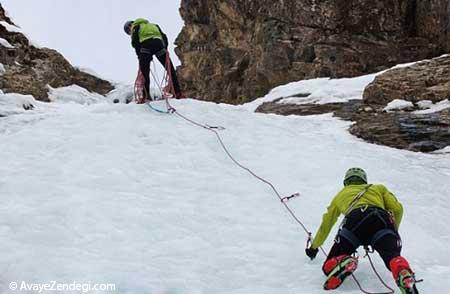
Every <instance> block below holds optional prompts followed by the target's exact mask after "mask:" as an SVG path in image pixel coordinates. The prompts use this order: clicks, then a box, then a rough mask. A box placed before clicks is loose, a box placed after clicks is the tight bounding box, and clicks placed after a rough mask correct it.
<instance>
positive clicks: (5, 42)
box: [0, 38, 14, 49]
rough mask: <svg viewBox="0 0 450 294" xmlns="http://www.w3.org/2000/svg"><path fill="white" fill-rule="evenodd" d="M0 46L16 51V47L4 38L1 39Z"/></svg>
mask: <svg viewBox="0 0 450 294" xmlns="http://www.w3.org/2000/svg"><path fill="white" fill-rule="evenodd" d="M0 45H1V46H3V47H5V48H8V49H14V46H13V45H11V44H10V43H9V42H8V41H7V40H5V39H3V38H0Z"/></svg>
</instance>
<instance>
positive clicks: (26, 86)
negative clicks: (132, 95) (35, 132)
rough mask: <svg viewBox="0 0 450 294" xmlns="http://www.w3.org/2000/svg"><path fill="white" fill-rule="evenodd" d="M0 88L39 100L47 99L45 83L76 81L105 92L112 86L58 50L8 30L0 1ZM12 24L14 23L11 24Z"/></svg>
mask: <svg viewBox="0 0 450 294" xmlns="http://www.w3.org/2000/svg"><path fill="white" fill-rule="evenodd" d="M0 21H2V22H4V24H0V38H2V39H3V41H2V42H0V63H1V64H3V66H4V71H3V73H2V74H0V89H2V90H3V92H5V93H8V92H14V93H20V94H30V95H33V96H34V97H35V98H36V99H38V100H41V101H49V99H48V96H47V91H48V88H47V85H50V86H52V87H64V86H69V85H72V84H76V85H79V86H81V87H83V88H86V89H87V90H89V91H91V92H97V93H99V94H102V95H104V94H106V93H108V92H109V91H111V90H112V89H113V86H112V85H111V84H110V83H109V82H107V81H104V80H101V79H99V78H97V77H94V76H92V75H90V74H87V73H84V72H81V71H79V70H77V69H75V68H74V67H73V66H72V65H70V63H69V62H68V61H67V60H66V59H65V58H64V57H63V56H62V55H61V54H59V53H58V52H56V51H55V50H52V49H48V48H36V47H34V46H32V45H31V44H30V43H29V41H28V39H27V38H26V37H25V36H24V35H23V34H21V33H20V32H15V31H14V29H13V30H8V29H7V26H8V24H9V25H14V24H13V23H12V21H11V20H10V19H9V18H8V17H7V16H6V15H5V11H4V10H3V7H2V6H1V4H0ZM13 28H14V27H13Z"/></svg>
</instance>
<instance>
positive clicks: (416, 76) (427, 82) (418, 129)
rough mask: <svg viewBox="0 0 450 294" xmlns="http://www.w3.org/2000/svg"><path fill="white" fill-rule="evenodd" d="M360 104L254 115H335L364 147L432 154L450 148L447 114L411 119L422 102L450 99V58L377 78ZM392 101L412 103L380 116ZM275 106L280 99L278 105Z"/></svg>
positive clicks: (280, 108)
mask: <svg viewBox="0 0 450 294" xmlns="http://www.w3.org/2000/svg"><path fill="white" fill-rule="evenodd" d="M363 96H364V98H363V100H353V101H349V102H348V103H330V104H324V105H319V104H302V105H296V104H285V103H278V101H277V100H275V101H272V102H268V103H263V104H262V105H260V106H259V107H258V109H257V110H256V111H257V112H264V113H276V114H281V115H291V114H297V115H311V114H320V113H329V112H333V113H334V114H335V115H336V116H337V117H340V118H343V119H345V120H350V121H354V122H355V124H354V125H352V126H351V128H350V133H352V134H353V135H355V136H357V137H359V138H362V139H364V140H366V141H368V142H371V143H376V144H382V145H387V146H390V147H395V148H401V149H408V150H412V151H421V152H430V151H435V150H439V149H442V148H444V147H446V146H450V109H449V108H447V109H444V110H442V111H437V112H434V113H429V114H419V113H415V112H414V110H419V103H418V102H420V101H424V100H430V101H433V102H435V103H437V102H440V101H443V100H446V99H450V56H444V57H441V58H436V59H433V60H429V61H424V62H420V63H418V64H415V65H412V66H409V67H404V68H398V69H393V70H389V71H387V72H385V73H383V74H381V75H379V76H377V77H376V79H375V80H374V82H372V83H371V84H370V85H368V86H367V87H366V89H365V92H364V95H363ZM394 99H402V100H406V101H411V102H413V104H414V105H415V106H414V107H413V109H411V110H409V111H404V110H398V111H392V112H386V111H384V108H385V107H386V105H387V104H388V103H389V102H391V101H392V100H394ZM278 100H279V99H278Z"/></svg>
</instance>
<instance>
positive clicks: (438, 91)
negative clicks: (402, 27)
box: [363, 56, 450, 107]
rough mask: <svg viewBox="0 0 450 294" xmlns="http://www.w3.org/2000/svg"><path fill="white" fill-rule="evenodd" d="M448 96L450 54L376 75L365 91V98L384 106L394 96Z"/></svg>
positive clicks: (409, 98) (438, 98)
mask: <svg viewBox="0 0 450 294" xmlns="http://www.w3.org/2000/svg"><path fill="white" fill-rule="evenodd" d="M447 98H449V99H450V56H444V57H441V58H436V59H433V60H429V61H423V62H419V63H417V64H415V65H413V66H409V67H407V68H397V69H392V70H390V71H388V72H386V73H384V74H382V75H379V76H377V77H376V78H375V80H374V81H373V82H372V83H371V84H369V85H368V86H367V87H366V89H365V91H364V96H363V99H364V102H365V103H367V104H380V105H382V106H383V107H384V106H386V104H387V103H389V102H390V101H392V100H394V99H402V100H406V101H411V102H413V103H415V102H418V101H421V100H431V101H433V102H439V101H441V100H444V99H447Z"/></svg>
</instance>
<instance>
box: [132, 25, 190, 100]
mask: <svg viewBox="0 0 450 294" xmlns="http://www.w3.org/2000/svg"><path fill="white" fill-rule="evenodd" d="M124 30H125V33H127V34H128V35H130V36H131V45H132V46H133V48H134V49H135V51H136V55H137V56H138V59H139V69H140V71H141V73H142V74H143V76H144V79H145V87H144V89H145V93H144V97H145V98H146V99H148V98H150V97H149V93H150V63H151V61H152V60H153V56H156V58H157V59H158V60H159V62H160V63H161V64H162V65H163V66H164V67H166V58H167V46H168V40H167V36H166V34H164V33H163V31H162V30H161V28H160V27H159V25H157V24H153V23H150V22H149V21H148V20H146V19H143V18H138V19H136V20H134V21H131V20H130V21H127V22H125V25H124ZM169 62H170V68H168V69H166V70H168V71H170V74H171V77H172V82H173V88H174V91H175V93H174V94H175V97H176V98H178V99H179V98H183V95H182V93H181V90H180V84H179V83H178V78H177V74H176V72H175V68H174V67H173V64H172V61H170V60H169Z"/></svg>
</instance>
